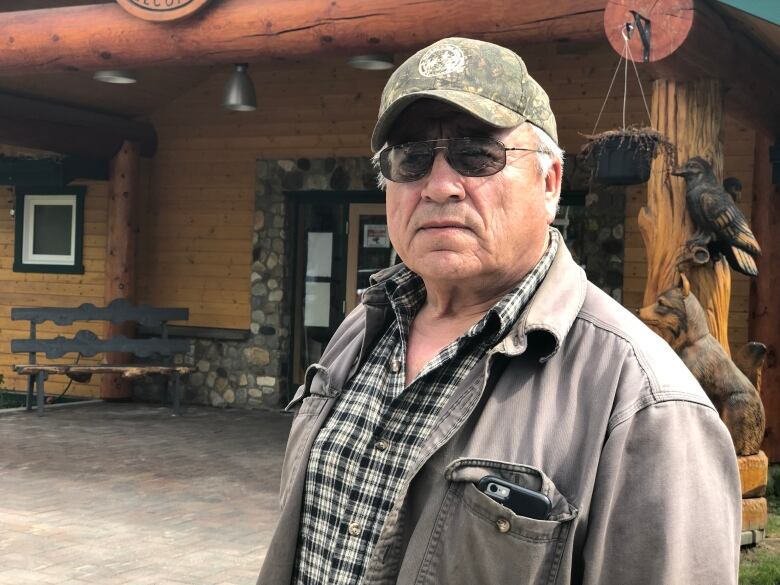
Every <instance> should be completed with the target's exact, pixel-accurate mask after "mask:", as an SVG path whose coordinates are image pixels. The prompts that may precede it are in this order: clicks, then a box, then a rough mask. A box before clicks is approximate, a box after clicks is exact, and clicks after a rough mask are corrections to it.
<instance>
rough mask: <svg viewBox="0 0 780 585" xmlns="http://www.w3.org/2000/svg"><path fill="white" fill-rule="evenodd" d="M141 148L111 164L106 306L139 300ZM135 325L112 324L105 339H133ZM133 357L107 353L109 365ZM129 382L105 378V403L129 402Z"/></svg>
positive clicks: (132, 147) (127, 150)
mask: <svg viewBox="0 0 780 585" xmlns="http://www.w3.org/2000/svg"><path fill="white" fill-rule="evenodd" d="M139 185H140V148H139V145H138V144H137V143H135V142H130V141H126V142H125V143H124V144H123V145H122V148H121V149H120V150H119V152H118V153H117V154H116V156H115V157H114V158H113V160H112V161H111V171H110V178H109V199H108V238H107V244H106V267H105V291H104V297H105V302H106V305H108V304H109V303H110V302H111V301H113V300H115V299H127V300H129V301H131V302H133V301H134V300H135V299H134V297H135V248H136V234H137V233H138V220H137V210H138V206H139V192H138V191H139ZM133 333H134V331H133V328H132V324H131V323H129V322H127V321H126V322H124V323H119V324H115V323H111V322H108V323H107V324H106V327H105V337H106V338H109V337H114V336H115V335H124V336H126V337H132V336H133ZM130 358H131V356H129V355H127V354H122V353H107V354H106V359H105V363H106V364H123V363H125V364H126V363H128V362H129V360H130ZM130 395H131V388H130V384H129V382H128V380H127V379H126V378H122V377H120V376H119V375H116V374H113V375H112V374H109V375H106V376H103V378H102V379H101V386H100V397H101V398H105V399H123V398H129V397H130Z"/></svg>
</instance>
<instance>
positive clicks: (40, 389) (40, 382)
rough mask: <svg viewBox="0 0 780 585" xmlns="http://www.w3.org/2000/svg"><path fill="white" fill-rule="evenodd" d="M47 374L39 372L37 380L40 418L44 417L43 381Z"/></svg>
mask: <svg viewBox="0 0 780 585" xmlns="http://www.w3.org/2000/svg"><path fill="white" fill-rule="evenodd" d="M45 375H46V374H44V373H43V372H38V374H37V376H36V378H37V382H36V385H37V386H38V416H43V403H44V398H45V394H44V391H43V380H44V377H45Z"/></svg>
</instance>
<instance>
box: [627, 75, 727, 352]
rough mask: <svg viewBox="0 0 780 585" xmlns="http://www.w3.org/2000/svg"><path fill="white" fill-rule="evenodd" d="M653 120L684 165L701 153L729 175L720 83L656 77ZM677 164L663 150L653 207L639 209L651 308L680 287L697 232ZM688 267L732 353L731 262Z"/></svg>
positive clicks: (651, 189)
mask: <svg viewBox="0 0 780 585" xmlns="http://www.w3.org/2000/svg"><path fill="white" fill-rule="evenodd" d="M651 118H652V125H653V127H654V128H656V129H658V130H659V131H660V132H662V133H663V134H665V135H666V136H667V137H668V138H669V140H671V142H672V143H673V144H675V145H676V146H677V155H678V160H679V161H680V163H683V162H685V161H686V160H688V159H689V158H691V157H693V156H701V157H704V158H705V159H708V160H709V161H711V162H712V165H713V170H714V171H715V174H716V175H717V176H718V177H722V176H723V145H722V140H721V135H722V132H721V130H722V123H723V94H722V91H721V84H720V82H719V81H716V80H702V81H695V82H690V83H679V82H675V81H670V80H663V79H659V80H656V81H655V82H653V100H652V109H651ZM673 164H674V161H669V160H667V159H666V156H665V155H664V154H663V153H662V154H661V155H659V156H658V158H656V159H655V160H654V161H653V167H652V172H651V175H650V181H649V183H648V186H647V205H646V206H645V207H643V208H642V209H641V210H640V212H639V229H640V232H641V233H642V239H643V240H644V242H645V248H646V251H647V270H648V275H647V285H646V287H645V295H644V305H645V306H647V305H651V304H653V303H654V302H655V301H656V298H657V297H658V295H659V294H660V293H661V292H663V291H664V290H666V289H669V288H671V287H673V286H677V284H678V280H679V271H678V267H679V262H680V258H681V254H682V252H683V250H684V246H685V244H686V242H687V241H688V240H689V239H690V238H691V236H692V235H693V231H694V227H693V225H692V222H691V220H690V217H689V216H688V212H687V209H686V204H685V182H684V181H683V180H682V179H681V178H678V177H672V176H670V175H669V170H670V167H671V166H672V165H673ZM684 271H685V272H686V275H687V277H688V280H690V283H691V291H692V292H693V293H694V294H695V295H696V298H698V299H699V302H700V303H701V306H702V307H704V310H705V311H706V313H707V324H708V325H709V328H710V332H711V333H712V335H713V336H714V337H715V338H716V339H717V340H718V341H719V342H720V344H721V345H722V346H723V348H724V349H725V350H726V353H729V354H730V350H729V343H728V315H729V300H730V294H731V273H730V272H729V267H728V264H727V263H726V260H725V259H721V260H719V261H718V262H716V263H715V265H714V266H710V265H709V264H707V265H704V266H696V265H693V264H692V265H690V266H688V267H687V270H684Z"/></svg>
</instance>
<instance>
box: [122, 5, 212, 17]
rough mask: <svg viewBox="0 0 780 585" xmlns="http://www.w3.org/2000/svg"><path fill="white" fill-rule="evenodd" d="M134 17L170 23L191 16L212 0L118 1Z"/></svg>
mask: <svg viewBox="0 0 780 585" xmlns="http://www.w3.org/2000/svg"><path fill="white" fill-rule="evenodd" d="M116 1H117V3H118V4H119V5H120V6H121V7H122V8H124V9H125V10H127V11H128V12H129V13H130V14H132V15H133V16H137V17H138V18H143V19H144V20H150V21H152V22H168V21H171V20H179V19H180V18H185V17H187V16H190V15H192V14H194V13H195V12H197V11H198V10H200V9H201V8H203V7H204V6H205V5H206V4H208V3H209V1H210V0H116Z"/></svg>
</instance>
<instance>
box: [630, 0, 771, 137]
mask: <svg viewBox="0 0 780 585" xmlns="http://www.w3.org/2000/svg"><path fill="white" fill-rule="evenodd" d="M694 12H695V14H694V18H693V26H692V27H691V30H690V32H689V34H688V36H687V38H686V39H685V42H684V43H682V46H681V47H680V48H679V49H677V50H676V51H675V52H674V53H673V54H672V55H670V56H669V57H667V58H665V59H662V60H660V61H657V62H654V63H650V64H649V65H648V67H649V68H650V70H651V72H652V75H653V77H655V78H663V79H670V80H678V81H684V80H696V79H712V78H714V77H717V78H718V79H720V80H721V82H722V84H723V89H724V91H725V98H726V104H727V107H728V110H729V112H732V111H733V112H734V113H735V114H736V115H737V116H738V117H739V118H740V119H742V120H743V121H744V122H746V123H747V124H748V125H750V126H752V127H754V128H767V129H768V130H769V131H771V132H773V133H775V134H780V108H778V107H777V104H778V103H780V61H778V59H777V57H776V56H773V55H770V54H769V53H767V51H765V50H764V49H763V48H762V47H761V46H759V45H758V44H757V43H756V42H755V41H754V40H753V39H752V38H750V37H749V36H748V35H747V34H746V33H744V32H742V30H741V29H740V28H739V27H737V26H735V25H734V23H729V22H728V21H727V20H726V19H725V18H724V17H723V16H722V15H721V14H720V13H719V12H718V11H717V10H715V9H714V8H713V7H712V6H711V5H710V3H707V2H704V1H703V0H696V1H695V2H694ZM634 36H635V37H638V36H639V35H634ZM633 41H634V42H635V43H636V42H639V40H638V38H635V39H633ZM633 46H634V45H632V51H633V54H634V57H635V58H636V57H638V56H640V55H641V51H635V50H633ZM640 58H641V57H640Z"/></svg>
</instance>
